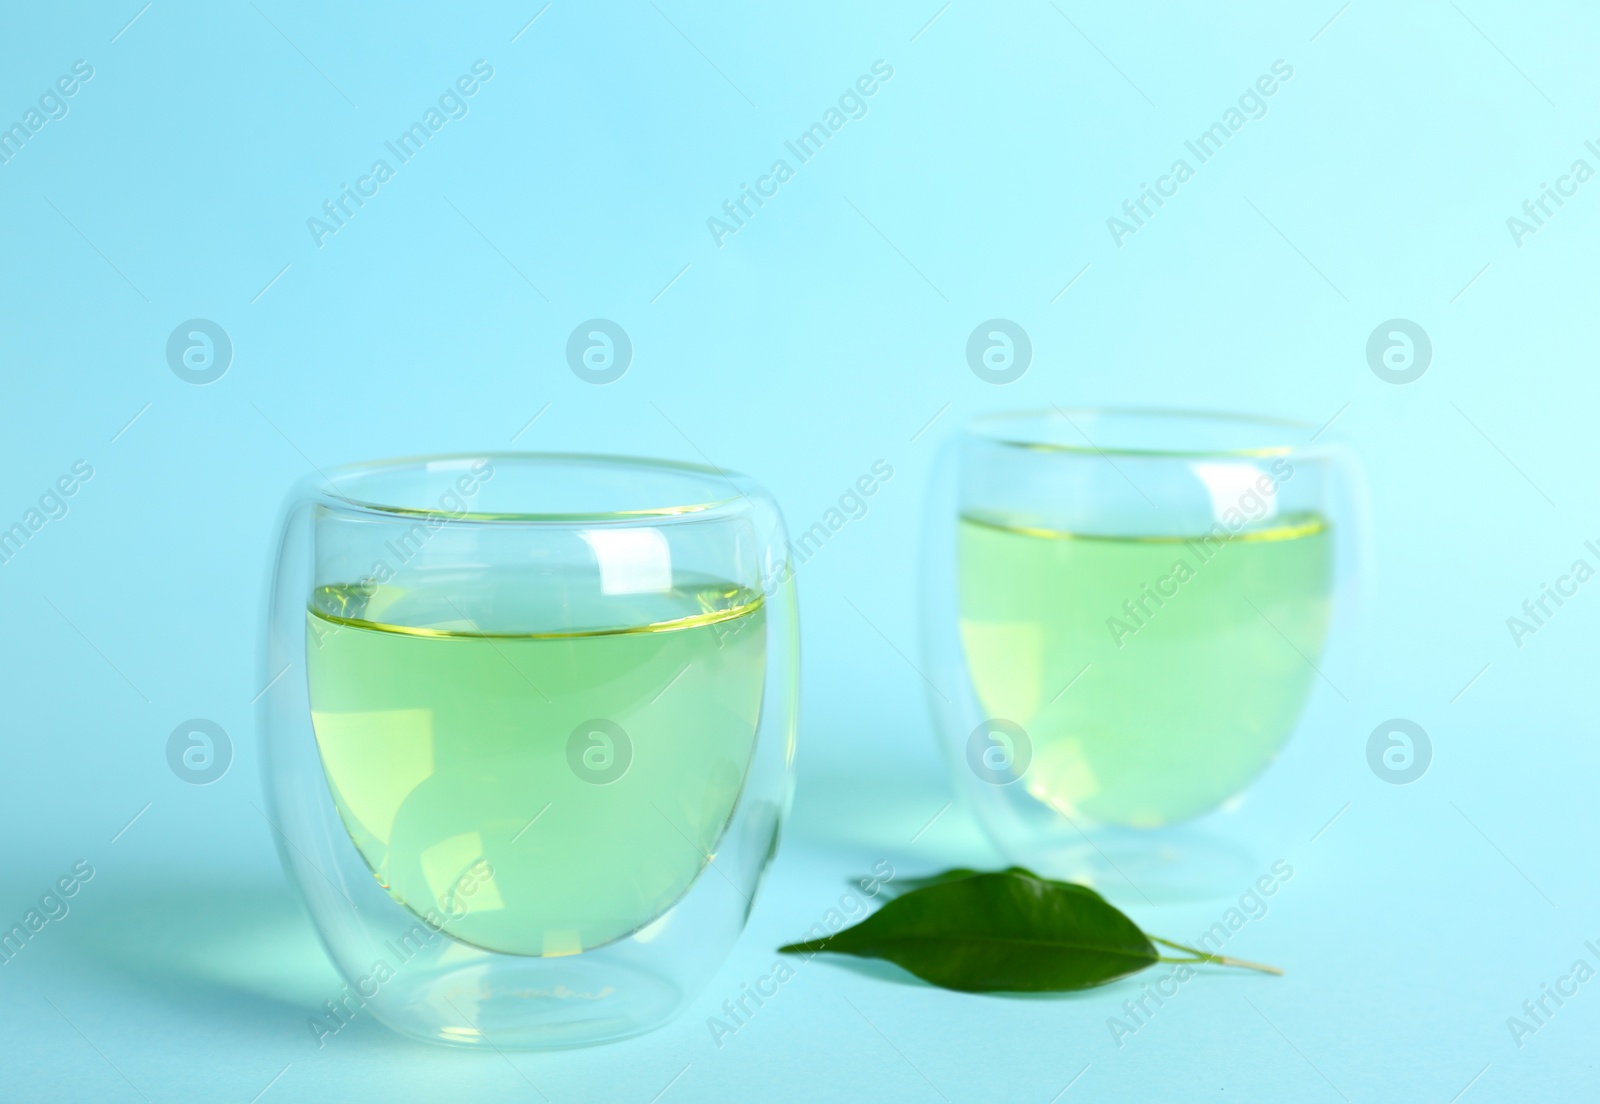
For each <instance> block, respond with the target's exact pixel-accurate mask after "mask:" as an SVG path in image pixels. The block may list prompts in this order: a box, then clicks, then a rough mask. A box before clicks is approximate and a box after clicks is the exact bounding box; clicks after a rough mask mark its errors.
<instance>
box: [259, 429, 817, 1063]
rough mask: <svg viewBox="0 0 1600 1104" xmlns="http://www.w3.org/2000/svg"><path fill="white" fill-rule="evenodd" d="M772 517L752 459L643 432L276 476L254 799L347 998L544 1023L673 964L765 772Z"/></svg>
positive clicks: (776, 669) (691, 958)
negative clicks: (624, 454)
mask: <svg viewBox="0 0 1600 1104" xmlns="http://www.w3.org/2000/svg"><path fill="white" fill-rule="evenodd" d="M787 549H788V541H787V539H786V536H785V532H784V526H783V519H782V517H781V515H780V513H779V511H778V508H777V506H776V505H775V504H774V503H773V501H772V500H771V499H770V498H769V497H768V496H767V495H766V494H765V493H764V492H763V491H762V490H760V488H758V487H757V486H756V485H755V484H754V483H752V482H751V481H749V480H747V479H745V478H744V477H742V476H738V475H734V474H730V473H726V472H722V471H717V470H714V469H710V468H701V467H695V466H690V465H685V464H674V463H667V462H661V461H649V460H633V459H623V458H617V457H607V456H580V455H542V454H483V455H459V456H439V457H425V458H417V459H405V460H394V461H386V462H381V463H374V464H364V465H356V466H352V467H346V468H339V469H335V470H333V471H332V472H329V473H327V474H326V477H317V478H311V479H308V480H306V481H305V482H303V483H302V484H301V485H299V486H298V487H297V488H296V489H295V490H294V491H293V492H292V493H291V494H290V496H289V498H288V501H287V503H286V507H285V512H284V516H283V520H282V523H281V526H280V530H279V537H278V545H277V548H276V557H275V566H274V570H273V577H272V586H271V595H270V599H269V611H268V625H267V636H266V648H265V653H264V659H263V668H262V670H263V680H264V681H268V682H269V683H270V686H269V689H268V690H267V691H266V693H265V694H263V696H262V698H261V701H260V710H261V712H260V721H261V731H262V736H263V740H262V744H263V752H264V757H265V779H266V790H267V799H268V812H269V814H270V817H271V820H272V822H273V827H274V829H275V831H276V835H277V841H278V849H279V853H280V855H281V857H282V859H283V863H284V866H285V869H286V870H287V871H288V873H289V875H290V877H291V878H292V880H293V881H294V882H295V883H296V884H297V885H298V887H299V889H300V891H301V892H302V893H303V894H304V896H305V899H306V902H307V904H308V905H309V907H310V911H311V916H312V919H313V921H314V922H315V924H316V926H317V929H318V931H319V932H320V933H321V936H322V939H323V942H324V943H325V945H326V946H327V949H328V953H329V954H330V955H331V956H332V959H333V961H334V963H335V965H336V966H337V967H338V968H339V970H340V971H341V972H342V973H343V974H344V976H345V978H346V980H347V982H348V985H347V986H346V991H345V993H344V994H341V996H340V998H339V1000H337V1001H336V1002H335V1004H336V1005H341V1004H342V1005H344V1006H345V1007H344V1009H343V1010H342V1012H343V1015H345V1016H347V1015H348V1014H349V1013H351V1012H353V1011H355V1006H358V1005H359V1006H360V1007H361V1008H364V1009H365V1010H367V1011H370V1012H371V1013H372V1014H373V1015H374V1016H375V1017H376V1018H378V1019H379V1020H381V1021H383V1022H384V1023H386V1024H388V1025H389V1026H390V1027H392V1028H394V1029H395V1030H397V1031H400V1032H402V1033H404V1034H407V1035H411V1036H415V1037H418V1038H424V1039H431V1040H438V1041H442V1042H448V1043H459V1044H480V1043H481V1044H488V1045H492V1046H522V1047H559V1046H572V1045H579V1044H585V1043H594V1042H600V1041H604V1040H608V1039H616V1038H621V1037H624V1036H627V1035H632V1034H636V1033H638V1032H641V1031H645V1030H648V1029H649V1028H651V1027H654V1026H656V1025H658V1024H660V1023H661V1022H663V1021H664V1020H666V1019H667V1018H668V1017H670V1016H671V1015H672V1014H673V1013H675V1012H676V1011H677V1010H678V1009H680V1008H681V1007H682V1006H683V1005H684V1004H685V1003H686V1002H687V1001H689V1000H690V999H691V998H692V997H693V996H694V995H695V994H696V993H697V992H698V991H699V990H700V988H701V987H702V986H703V985H704V984H705V983H706V981H707V980H709V978H710V976H711V974H712V973H713V972H714V971H715V970H716V968H717V966H718V964H719V963H720V962H721V961H722V959H723V957H724V956H725V955H726V953H727V952H728V950H729V949H730V947H731V946H732V944H733V942H734V940H735V939H736V938H737V936H738V934H739V932H740V930H741V929H742V928H743V926H744V923H745V919H746V917H747V915H748V913H749V910H750V907H751V902H752V899H753V898H754V896H755V893H756V887H757V884H758V883H759V882H760V880H761V876H762V873H763V871H764V870H765V869H766V867H767V864H768V862H769V861H770V859H771V858H772V855H773V853H774V850H775V848H776V846H777V839H778V832H779V826H780V824H781V822H782V820H783V817H784V815H785V813H786V811H787V808H788V804H789V799H790V793H791V787H792V775H791V765H792V762H793V755H794V738H795V722H796V694H797V681H798V662H799V660H798V648H799V641H798V636H797V629H796V617H795V603H794V593H793V585H792V582H791V575H790V572H789V570H788V561H787ZM341 1018H342V1017H341V1009H340V1008H338V1007H334V1008H331V1009H329V1022H328V1025H327V1027H328V1029H329V1030H337V1029H338V1027H339V1026H340V1020H341Z"/></svg>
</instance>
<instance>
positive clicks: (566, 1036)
mask: <svg viewBox="0 0 1600 1104" xmlns="http://www.w3.org/2000/svg"><path fill="white" fill-rule="evenodd" d="M684 1003H686V1002H685V995H684V994H683V993H682V992H681V991H680V990H679V988H678V987H677V986H676V985H674V984H672V983H671V982H670V981H668V980H666V979H664V978H661V977H658V976H656V975H653V974H650V973H647V972H645V971H643V970H639V969H636V968H633V967H630V966H627V965H622V964H618V963H615V962H612V963H602V962H597V961H585V956H583V955H572V956H570V957H568V958H556V959H549V958H534V959H529V960H528V961H527V962H526V964H523V965H520V966H510V967H508V965H507V963H506V962H505V961H504V960H503V959H502V960H500V961H498V962H496V963H495V966H494V969H493V971H492V972H491V971H490V970H489V969H488V968H486V967H484V966H480V965H468V966H463V967H460V968H457V969H454V970H449V971H448V972H442V973H440V974H439V975H438V976H437V977H435V978H432V979H430V980H428V981H427V982H425V983H424V984H422V985H420V986H418V987H417V988H415V989H413V990H411V991H410V992H408V993H407V994H406V999H405V1001H404V1003H389V1002H385V1001H383V999H382V997H381V995H380V996H378V997H376V998H374V999H373V1000H372V1001H371V1002H370V1008H371V1010H372V1013H373V1015H374V1016H375V1017H376V1018H377V1019H378V1020H380V1021H381V1022H383V1023H384V1024H385V1025H387V1026H388V1027H390V1028H392V1029H393V1030H395V1031H398V1032H400V1033H401V1034H402V1035H407V1036H410V1037H411V1038H414V1039H421V1040H424V1041H427V1042H435V1043H447V1044H451V1045H454V1046H467V1047H471V1046H488V1047H493V1048H500V1049H518V1050H554V1049H558V1048H566V1047H576V1046H589V1045H593V1044H596V1043H607V1042H614V1041H616V1040H618V1039H625V1038H628V1037H629V1036H632V1035H639V1034H642V1033H644V1032H646V1031H650V1030H652V1029H654V1028H656V1027H659V1026H661V1025H662V1024H663V1023H665V1022H666V1021H667V1020H669V1019H671V1018H672V1017H673V1016H674V1015H676V1014H677V1012H678V1011H679V1010H680V1009H681V1007H682V1006H683V1004H684Z"/></svg>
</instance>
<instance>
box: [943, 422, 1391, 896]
mask: <svg viewBox="0 0 1600 1104" xmlns="http://www.w3.org/2000/svg"><path fill="white" fill-rule="evenodd" d="M1314 436H1316V434H1314V433H1313V432H1312V427H1308V426H1301V425H1297V424H1294V423H1290V422H1281V421H1274V420H1269V419H1262V418H1252V417H1242V416H1233V415H1214V414H1198V413H1181V412H1166V411H1139V410H1060V409H1055V408H1052V409H1050V410H1045V411H1031V412H1020V413H1011V414H1000V415H994V416H989V417H984V418H980V419H978V420H977V421H975V422H974V423H973V424H972V425H971V426H970V427H969V428H968V429H967V430H966V431H965V432H963V433H962V434H961V435H960V436H958V437H957V438H956V439H954V440H953V441H951V442H950V443H949V444H948V445H947V446H946V447H945V450H944V451H943V453H942V454H941V456H940V459H939V463H938V467H937V474H936V478H935V483H934V489H933V494H932V500H931V506H930V509H929V513H928V522H927V525H928V528H927V533H926V538H927V539H926V542H925V545H924V548H925V553H924V563H923V571H922V610H923V618H924V621H923V631H922V639H923V654H924V658H925V661H926V665H927V671H928V674H929V676H930V687H931V689H930V692H929V701H930V702H931V704H932V708H933V713H934V717H935V720H936V725H937V728H938V732H939V735H940V738H941V742H942V744H943V746H944V748H945V750H946V752H947V753H948V758H949V760H950V762H951V764H952V769H953V771H954V774H955V776H956V778H957V780H958V787H959V788H960V789H961V790H962V791H964V793H965V794H966V796H967V797H968V798H970V800H971V802H972V805H973V807H974V809H975V811H976V813H977V815H978V818H979V820H980V821H981V823H982V824H983V825H984V827H985V829H986V830H987V832H988V833H989V835H990V836H991V838H992V839H993V840H994V842H995V843H996V845H997V846H998V847H999V849H1000V850H1001V851H1002V852H1003V853H1004V854H1005V855H1006V856H1007V857H1008V858H1009V859H1010V860H1011V861H1013V862H1017V863H1020V864H1022V865H1025V866H1028V867H1030V868H1033V869H1035V870H1038V871H1039V872H1040V873H1044V874H1047V875H1054V876H1057V877H1064V878H1070V879H1073V880H1077V881H1087V882H1089V883H1091V884H1096V885H1099V886H1102V887H1103V888H1105V889H1106V890H1107V891H1109V892H1120V893H1122V894H1124V895H1128V894H1130V891H1131V892H1133V893H1137V894H1139V895H1142V896H1145V897H1149V898H1151V899H1154V898H1155V897H1156V896H1158V895H1159V896H1162V897H1165V898H1167V899H1184V898H1193V897H1199V896H1205V895H1208V894H1210V893H1214V892H1217V891H1219V890H1224V889H1227V888H1230V887H1232V886H1233V885H1234V884H1235V881H1236V880H1237V879H1238V878H1241V877H1243V878H1247V877H1248V876H1249V875H1250V874H1252V873H1255V871H1254V870H1253V862H1254V860H1253V857H1252V856H1251V855H1250V854H1249V853H1248V850H1247V849H1246V848H1244V847H1241V846H1240V845H1239V843H1238V842H1237V841H1236V840H1232V839H1230V838H1229V834H1228V833H1227V832H1226V831H1224V832H1223V833H1222V834H1221V835H1220V836H1219V835H1217V834H1216V833H1214V832H1212V831H1209V830H1207V829H1206V828H1203V827H1197V826H1195V823H1194V822H1195V821H1196V820H1197V819H1198V818H1202V817H1204V816H1205V814H1207V813H1210V812H1212V811H1214V810H1217V809H1219V808H1222V809H1226V808H1230V807H1232V806H1234V805H1236V803H1237V799H1238V798H1239V796H1240V795H1241V794H1242V792H1243V791H1244V790H1245V789H1246V787H1248V786H1249V785H1250V784H1251V782H1252V781H1253V780H1255V779H1256V778H1257V777H1258V776H1259V775H1260V774H1261V773H1262V772H1263V771H1265V770H1266V768H1267V767H1268V766H1269V765H1270V764H1271V763H1272V762H1273V760H1274V759H1276V758H1277V756H1278V753H1279V752H1280V751H1281V750H1282V748H1283V746H1284V744H1285V742H1286V741H1287V740H1288V739H1289V736H1290V734H1291V733H1292V732H1293V731H1294V729H1295V727H1296V725H1297V724H1298V722H1299V720H1300V717H1301V714H1302V712H1303V711H1304V709H1305V707H1306V703H1307V700H1308V699H1309V698H1310V696H1311V694H1312V691H1313V690H1314V689H1316V688H1317V687H1319V686H1323V687H1324V688H1325V689H1328V690H1329V692H1334V693H1338V688H1337V687H1334V686H1333V684H1332V683H1331V682H1328V680H1327V678H1326V676H1325V674H1324V672H1323V668H1322V666H1320V665H1321V664H1322V663H1323V660H1322V653H1323V648H1324V643H1325V641H1326V639H1327V635H1328V631H1329V626H1330V621H1331V620H1333V618H1334V612H1335V605H1336V597H1338V596H1340V595H1343V594H1345V593H1346V592H1347V591H1348V588H1347V587H1346V586H1345V585H1344V584H1345V583H1347V582H1348V581H1349V580H1350V579H1351V577H1352V574H1353V573H1352V570H1351V565H1353V563H1354V562H1355V559H1356V552H1357V544H1356V538H1357V536H1358V533H1359V531H1360V530H1361V528H1362V525H1361V523H1360V518H1361V515H1362V513H1363V510H1362V508H1361V505H1360V503H1361V495H1360V491H1359V486H1360V479H1359V469H1357V468H1356V467H1355V465H1354V461H1353V459H1352V458H1351V457H1350V456H1349V455H1348V454H1347V452H1346V451H1345V450H1343V449H1342V448H1339V447H1336V446H1327V445H1321V446H1319V445H1317V444H1315V443H1314V441H1313V440H1312V438H1313V437H1314ZM1339 604H1342V601H1341V603H1339ZM1212 826H1213V827H1214V825H1212Z"/></svg>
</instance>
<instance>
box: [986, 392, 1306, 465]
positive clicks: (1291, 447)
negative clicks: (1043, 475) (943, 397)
mask: <svg viewBox="0 0 1600 1104" xmlns="http://www.w3.org/2000/svg"><path fill="white" fill-rule="evenodd" d="M1080 420H1082V421H1087V422H1094V423H1106V422H1113V423H1123V425H1124V428H1126V427H1127V425H1128V424H1131V423H1135V422H1146V423H1159V424H1161V425H1164V426H1165V427H1167V428H1168V431H1169V432H1170V433H1171V434H1172V435H1173V436H1175V437H1176V436H1178V435H1179V434H1181V433H1184V432H1188V433H1190V434H1191V435H1194V434H1195V431H1196V430H1197V428H1199V427H1206V428H1209V429H1210V430H1211V431H1213V432H1216V431H1219V430H1226V431H1228V435H1229V436H1238V437H1240V438H1244V439H1247V440H1248V443H1241V444H1239V445H1237V446H1235V445H1212V444H1197V445H1193V446H1178V447H1171V446H1164V445H1161V444H1151V445H1146V444H1143V443H1135V444H1122V443H1116V442H1113V443H1108V444H1102V443H1099V442H1097V441H1095V440H1093V439H1092V438H1091V437H1090V436H1089V434H1088V433H1086V432H1085V431H1084V430H1083V429H1082V428H1081V427H1080V426H1079V425H1078V422H1079V421H1080ZM1029 422H1033V423H1035V424H1041V423H1055V424H1057V425H1059V426H1062V427H1064V428H1070V429H1071V430H1072V431H1073V432H1074V433H1076V435H1078V436H1079V437H1081V438H1082V439H1083V441H1084V442H1085V443H1083V444H1072V443H1067V442H1062V441H1055V440H1048V439H1044V437H1043V435H1041V434H1039V433H1037V432H1035V433H1034V434H1033V435H1031V436H1030V435H1029V434H1028V433H1026V432H1025V431H1022V430H1019V427H1020V426H1024V425H1026V423H1029ZM1324 428H1326V427H1324ZM966 433H967V435H968V436H970V437H976V438H978V439H981V440H984V441H987V442H990V443H992V444H996V445H1000V446H1002V447H1006V448H1019V449H1026V450H1029V451H1034V452H1049V453H1064V454H1070V455H1082V456H1102V457H1103V456H1128V457H1153V458H1179V459H1209V458H1227V457H1233V458H1251V459H1256V458H1261V457H1275V456H1288V455H1291V454H1294V453H1298V452H1302V451H1304V449H1305V446H1304V445H1297V444H1292V443H1290V442H1289V441H1288V440H1286V438H1288V437H1290V436H1291V435H1295V436H1301V437H1302V439H1306V438H1308V437H1310V436H1317V435H1320V434H1319V433H1317V432H1316V427H1315V426H1312V425H1310V424H1309V423H1307V422H1300V421H1295V420H1293V419H1290V418H1277V417H1271V416H1268V415H1259V414H1238V413H1233V412H1228V411H1211V410H1192V409H1182V408H1166V407H1139V406H1104V407H1060V406H1055V405H1051V406H1049V407H1040V408H1034V409H1029V410H1011V411H1002V412H1000V413H994V414H982V415H979V416H978V417H976V418H973V419H972V420H971V421H970V422H968V424H967V429H966ZM1308 443H1309V442H1308Z"/></svg>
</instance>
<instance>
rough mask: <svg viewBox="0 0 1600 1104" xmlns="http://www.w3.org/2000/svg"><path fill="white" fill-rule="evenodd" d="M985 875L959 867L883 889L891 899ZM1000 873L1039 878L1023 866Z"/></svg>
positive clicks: (898, 882) (884, 886)
mask: <svg viewBox="0 0 1600 1104" xmlns="http://www.w3.org/2000/svg"><path fill="white" fill-rule="evenodd" d="M984 873H988V872H987V871H983V870H970V869H968V868H967V867H964V866H957V867H954V868H952V869H950V870H946V871H944V872H943V873H940V874H927V875H924V876H923V877H921V878H900V879H897V880H895V881H892V882H885V883H884V885H883V888H884V890H886V891H887V892H888V894H889V896H891V897H904V896H905V895H906V894H907V893H910V892H911V891H912V890H914V889H923V888H925V887H926V886H931V885H941V884H943V883H944V882H958V881H960V880H961V879H962V878H973V877H976V876H977V875H979V874H984ZM1000 873H1001V874H1026V875H1027V876H1028V877H1030V878H1037V877H1038V876H1039V875H1037V874H1035V873H1034V872H1033V871H1031V870H1029V869H1028V868H1027V867H1023V866H1008V867H1006V868H1005V869H1004V870H1002V871H1000ZM1080 888H1083V887H1080Z"/></svg>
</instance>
